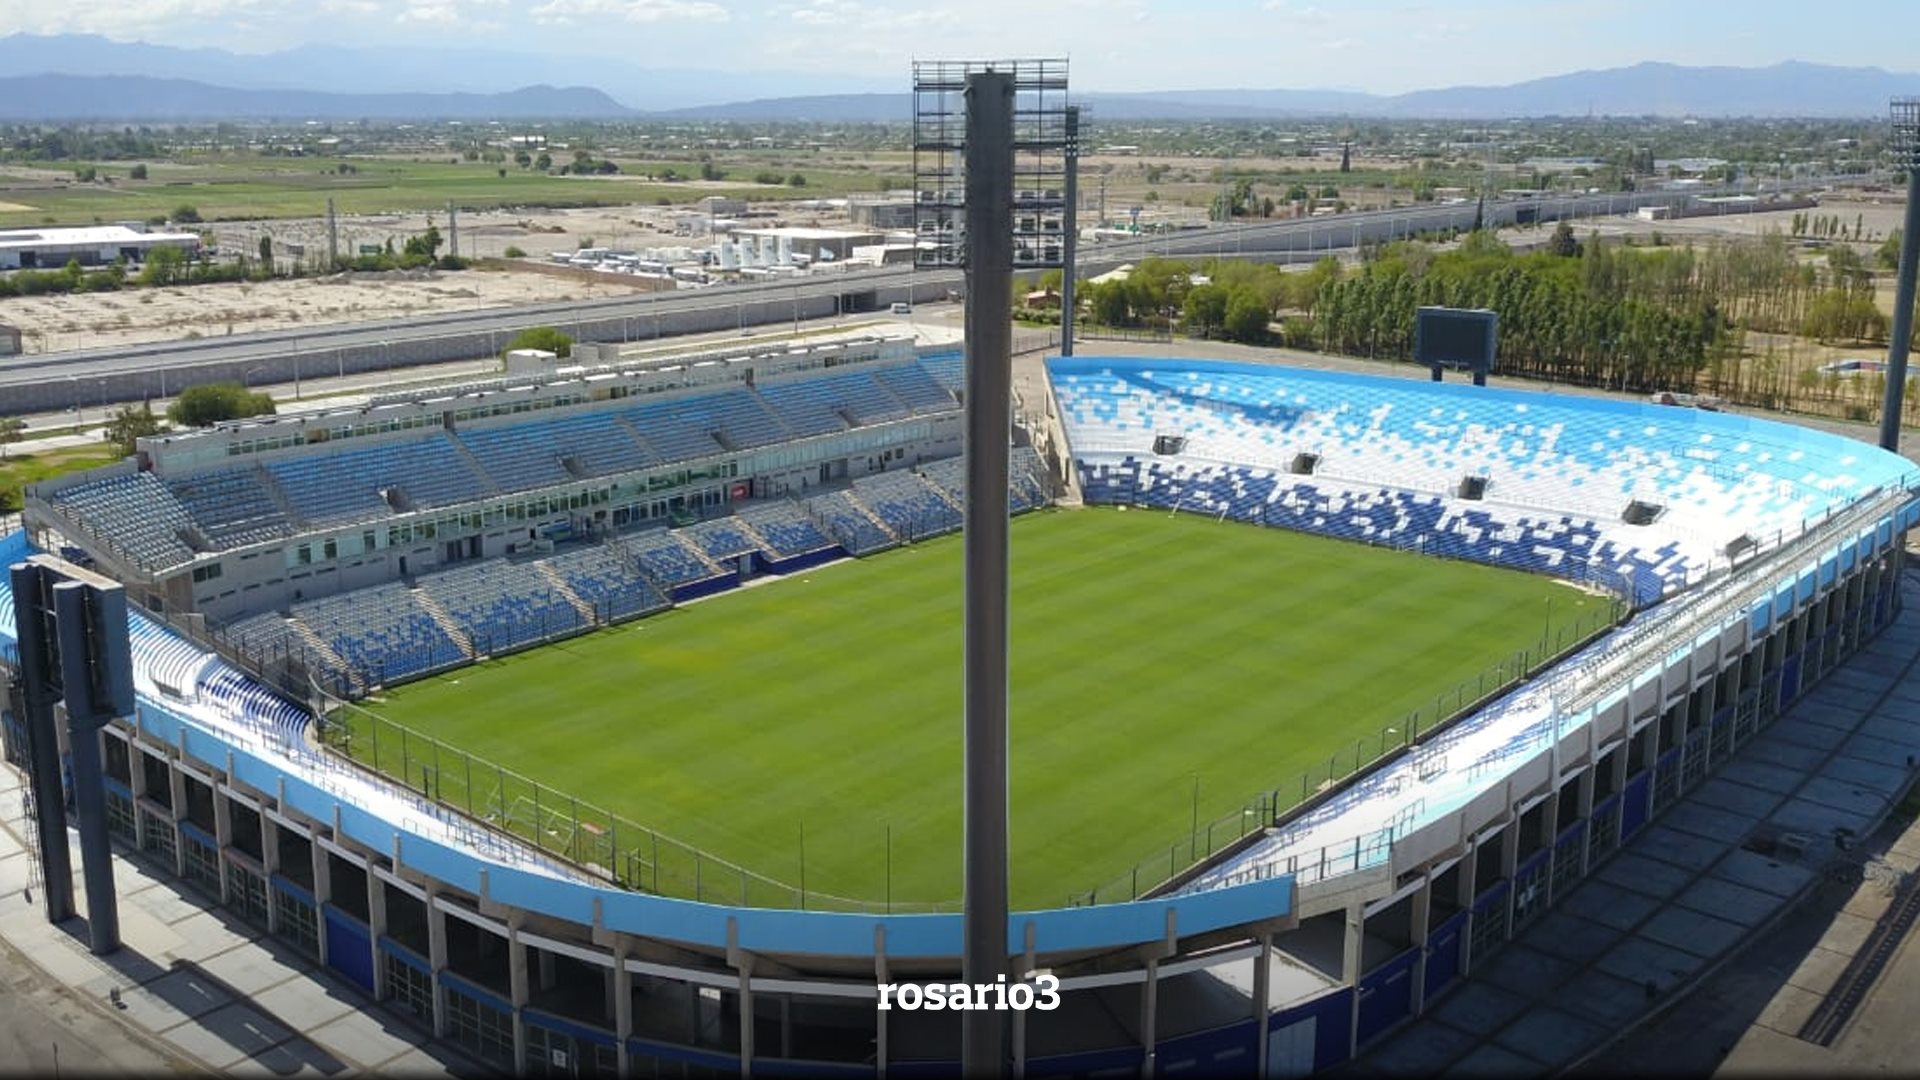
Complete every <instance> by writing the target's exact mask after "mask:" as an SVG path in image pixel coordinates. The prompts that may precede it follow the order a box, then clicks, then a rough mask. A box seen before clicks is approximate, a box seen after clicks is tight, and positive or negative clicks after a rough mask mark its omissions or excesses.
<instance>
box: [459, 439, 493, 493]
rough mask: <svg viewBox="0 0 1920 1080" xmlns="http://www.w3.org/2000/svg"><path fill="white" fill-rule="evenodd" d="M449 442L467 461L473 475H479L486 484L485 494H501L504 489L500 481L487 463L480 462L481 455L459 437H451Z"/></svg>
mask: <svg viewBox="0 0 1920 1080" xmlns="http://www.w3.org/2000/svg"><path fill="white" fill-rule="evenodd" d="M447 442H448V443H449V444H451V445H452V446H453V452H454V454H455V455H456V456H458V457H459V458H460V460H462V461H464V462H466V463H467V468H469V469H472V470H473V475H475V476H477V477H479V478H480V482H481V483H482V484H484V485H486V491H485V494H488V495H498V494H500V492H501V490H502V489H501V487H500V481H498V480H495V479H494V478H493V474H492V473H490V472H488V471H487V467H486V466H485V465H482V464H480V457H479V455H477V454H475V453H474V452H473V451H472V450H470V449H468V447H467V444H466V443H464V442H461V441H460V440H459V439H451V438H450V439H448V440H447Z"/></svg>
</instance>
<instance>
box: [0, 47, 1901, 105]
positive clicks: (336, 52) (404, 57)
mask: <svg viewBox="0 0 1920 1080" xmlns="http://www.w3.org/2000/svg"><path fill="white" fill-rule="evenodd" d="M901 66H902V72H901V77H900V79H899V80H898V81H897V82H892V81H876V80H871V79H855V78H835V77H831V76H820V75H797V74H791V73H782V72H767V71H750V72H715V71H700V70H656V69H647V68H642V67H639V66H636V65H632V64H628V63H625V62H623V61H620V60H617V59H606V58H597V57H585V56H548V55H532V54H524V53H515V52H511V51H508V50H480V49H447V50H427V49H411V48H410V49H400V48H396V47H382V46H373V47H366V48H348V47H343V46H307V47H303V48H299V49H291V50H286V51H283V52H278V53H270V54H263V55H248V54H241V53H232V52H227V51H225V50H221V49H180V48H174V47H171V46H163V45H147V44H140V43H124V42H114V41H109V40H107V39H106V38H102V37H97V36H92V35H83V34H64V35H29V34H13V35H11V36H7V37H0V71H4V72H7V73H8V75H7V76H6V77H4V78H0V119H6V120H24V119H36V120H211V119H317V120H347V119H359V118H369V119H382V120H394V119H420V120H426V119H459V120H481V119H503V120H505V119H522V120H531V119H647V118H661V119H686V120H736V121H782V120H788V121H791V120H805V121H818V122H825V123H863V122H898V121H903V120H906V119H907V118H908V117H909V116H910V115H911V109H912V103H911V99H910V96H909V95H908V94H907V93H905V92H903V90H904V84H905V82H906V81H907V74H906V64H905V61H904V60H903V61H902V65H901ZM103 71H110V72H116V73H118V74H114V75H98V74H92V73H95V72H103ZM555 84H560V85H555ZM580 84H586V85H580ZM896 87H898V88H900V89H895V88H896ZM343 88H352V89H351V92H346V91H344V90H343ZM1915 93H1920V75H1912V74H1898V73H1891V72H1887V71H1885V70H1882V69H1880V68H1871V67H1835V66H1830V65H1823V64H1808V63H1800V62H1787V63H1782V64H1775V65H1772V66H1770V67H1762V68H1737V67H1687V66H1682V65H1677V64H1665V63H1654V62H1648V63H1641V64H1634V65H1632V66H1630V67H1620V68H1609V69H1605V70H1598V71H1577V72H1572V73H1569V74H1566V75H1554V76H1550V77H1547V78H1541V79H1532V80H1528V81H1526V82H1521V83H1515V84H1512V85H1509V86H1453V87H1446V88H1443V89H1435V90H1418V91H1413V92H1411V93H1405V94H1396V95H1377V94H1366V93H1356V92H1351V91H1337V90H1283V89H1282V90H1275V89H1220V90H1169V91H1150V92H1140V93H1115V92H1102V91H1097V90H1096V91H1088V92H1076V93H1075V95H1074V97H1075V100H1077V101H1079V102H1081V103H1082V104H1085V105H1087V106H1089V107H1090V108H1091V110H1092V112H1093V115H1094V116H1095V117H1096V118H1097V119H1099V120H1107V121H1135V120H1203V119H1220V120H1257V119H1284V118H1298V117H1308V116H1346V117H1353V118H1369V117H1380V118H1405V119H1442V120H1444V119H1455V120H1466V119H1500V118H1505V117H1521V116H1585V115H1600V116H1666V117H1679V116H1699V117H1727V116H1755V117H1783V116H1797V117H1862V118H1867V117H1884V116H1885V115H1886V107H1887V100H1888V98H1890V97H1895V96H1900V95H1910V94H1915Z"/></svg>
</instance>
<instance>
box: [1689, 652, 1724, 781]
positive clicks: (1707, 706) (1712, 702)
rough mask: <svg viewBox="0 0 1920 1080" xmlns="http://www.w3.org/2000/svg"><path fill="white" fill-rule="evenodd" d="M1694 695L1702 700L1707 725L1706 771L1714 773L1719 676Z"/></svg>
mask: <svg viewBox="0 0 1920 1080" xmlns="http://www.w3.org/2000/svg"><path fill="white" fill-rule="evenodd" d="M1694 693H1696V694H1698V695H1699V696H1700V698H1701V701H1702V703H1701V706H1700V715H1701V716H1702V717H1703V718H1704V719H1703V720H1702V721H1701V722H1702V723H1704V724H1706V725H1707V762H1706V765H1705V769H1706V771H1707V772H1712V771H1713V714H1714V712H1715V711H1716V710H1717V709H1719V707H1720V678H1719V676H1718V675H1717V674H1716V675H1715V676H1714V677H1713V678H1711V679H1708V680H1707V681H1706V684H1705V685H1704V686H1702V687H1700V689H1698V690H1696V691H1694Z"/></svg>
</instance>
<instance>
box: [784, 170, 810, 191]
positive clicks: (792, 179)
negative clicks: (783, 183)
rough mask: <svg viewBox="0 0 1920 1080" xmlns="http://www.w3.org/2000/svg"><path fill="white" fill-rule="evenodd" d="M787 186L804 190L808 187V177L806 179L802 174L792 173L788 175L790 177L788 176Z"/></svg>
mask: <svg viewBox="0 0 1920 1080" xmlns="http://www.w3.org/2000/svg"><path fill="white" fill-rule="evenodd" d="M787 186H788V187H791V188H803V187H806V186H807V178H806V177H805V176H804V175H802V174H800V173H790V174H788V176H787Z"/></svg>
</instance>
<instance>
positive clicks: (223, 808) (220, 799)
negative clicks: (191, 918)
mask: <svg viewBox="0 0 1920 1080" xmlns="http://www.w3.org/2000/svg"><path fill="white" fill-rule="evenodd" d="M213 842H214V845H215V846H216V847H217V848H219V855H220V903H221V905H222V906H223V907H224V906H225V905H227V904H228V903H231V902H232V900H233V897H232V896H231V895H230V892H231V891H230V890H229V889H228V887H227V849H228V848H229V847H232V846H233V802H232V800H230V799H229V798H228V797H227V791H226V785H225V784H221V785H219V786H217V787H215V788H214V789H213Z"/></svg>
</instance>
